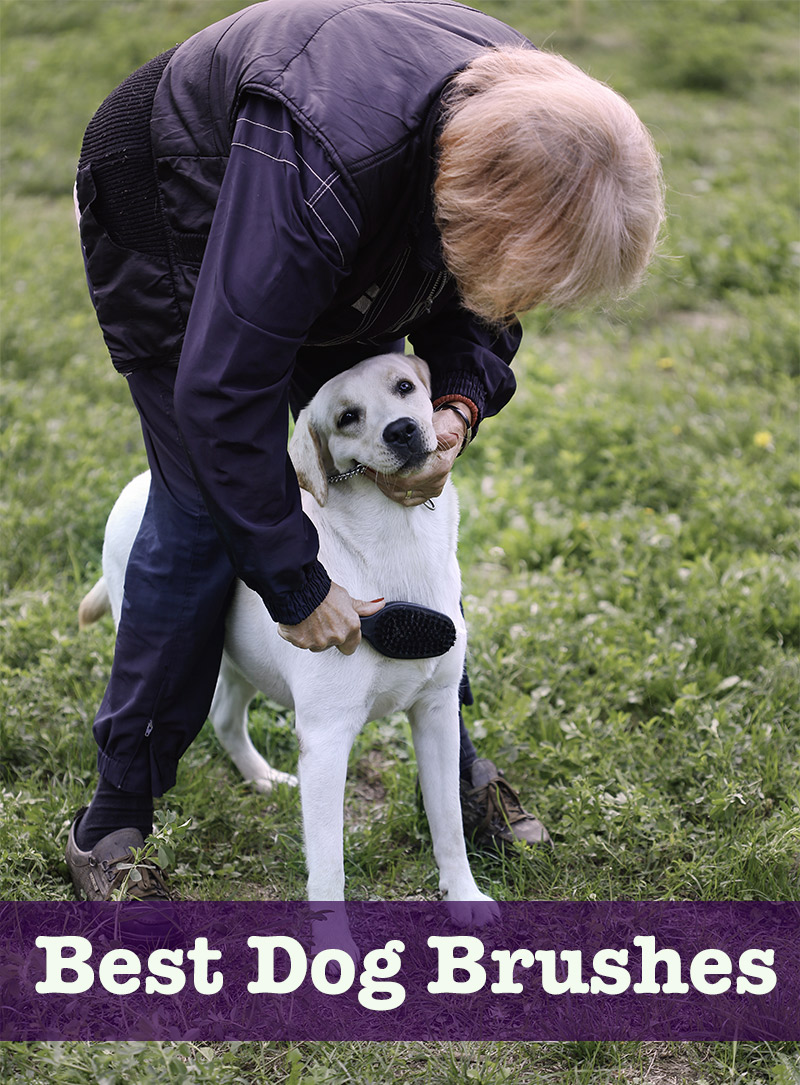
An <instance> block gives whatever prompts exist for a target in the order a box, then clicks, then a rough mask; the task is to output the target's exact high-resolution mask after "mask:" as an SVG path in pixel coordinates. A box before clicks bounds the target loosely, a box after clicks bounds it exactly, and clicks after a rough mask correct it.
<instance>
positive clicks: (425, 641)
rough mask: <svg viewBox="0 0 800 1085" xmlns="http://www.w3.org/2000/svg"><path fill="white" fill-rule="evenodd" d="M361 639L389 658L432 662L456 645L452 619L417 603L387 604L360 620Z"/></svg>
mask: <svg viewBox="0 0 800 1085" xmlns="http://www.w3.org/2000/svg"><path fill="white" fill-rule="evenodd" d="M361 633H362V636H364V638H365V639H366V640H368V641H369V643H370V644H371V645H372V647H373V648H374V649H375V650H376V651H378V652H380V653H381V654H382V655H385V656H389V658H390V659H431V658H433V657H434V656H443V655H444V654H445V652H449V651H450V649H451V648H452V647H453V645H454V644H455V642H456V627H455V625H454V624H453V621H452V619H450V618H448V617H447V615H446V614H442V613H440V612H439V611H438V610H431V609H430V608H429V607H422V606H419V605H418V604H417V603H399V602H393V603H387V604H386V605H385V606H384V607H383V608H382V609H381V610H379V611H378V613H377V614H371V615H370V616H369V617H367V618H362V619H361Z"/></svg>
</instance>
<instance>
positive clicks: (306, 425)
mask: <svg viewBox="0 0 800 1085" xmlns="http://www.w3.org/2000/svg"><path fill="white" fill-rule="evenodd" d="M435 450H436V433H435V431H434V428H433V408H432V405H431V383H430V373H429V371H428V367H427V365H426V364H425V362H423V361H422V359H421V358H417V357H416V356H415V355H413V354H381V355H380V356H378V357H376V358H367V360H366V361H364V362H359V364H358V365H354V366H353V368H352V369H348V370H345V372H344V373H340V374H338V376H336V377H334V378H333V379H332V380H329V381H328V382H327V384H324V385H323V386H322V388H320V390H319V392H317V394H316V395H315V396H314V398H313V399H312V400H311V402H310V403H309V404H308V406H307V407H306V408H305V409H304V410H303V411H301V413H300V415H299V417H298V419H297V425H296V426H295V430H294V433H293V434H292V439H291V441H290V443H289V455H290V456H291V459H292V463H293V464H294V469H295V471H296V473H297V478H298V481H299V483H300V485H301V486H302V488H303V489H304V490H308V492H309V493H310V494H312V495H313V497H314V498H315V499H316V501H317V502H318V504H320V505H324V504H325V502H326V501H327V499H328V475H330V474H332V473H334V472H341V471H348V470H350V469H351V468H353V467H356V466H357V465H358V464H363V465H364V466H365V467H369V468H371V469H372V470H374V471H378V472H380V473H381V474H385V475H395V474H401V473H402V472H404V471H413V470H416V469H417V468H418V467H419V466H420V465H421V464H422V463H423V462H424V461H425V459H426V458H427V457H428V456H429V455H430V454H431V452H434V451H435Z"/></svg>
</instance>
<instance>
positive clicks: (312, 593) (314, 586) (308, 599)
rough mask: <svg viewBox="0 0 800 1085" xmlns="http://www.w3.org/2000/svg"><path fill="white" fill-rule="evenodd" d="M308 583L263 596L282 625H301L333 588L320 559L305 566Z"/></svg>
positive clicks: (276, 619)
mask: <svg viewBox="0 0 800 1085" xmlns="http://www.w3.org/2000/svg"><path fill="white" fill-rule="evenodd" d="M304 572H305V573H306V583H305V585H304V586H303V587H302V588H301V589H300V590H299V591H295V592H286V593H285V594H282V595H270V596H262V598H263V599H264V605H265V606H266V608H267V610H268V611H269V613H270V616H271V617H272V619H273V620H274V621H276V622H280V623H281V624H282V625H299V624H300V622H302V621H305V619H306V618H307V617H308V616H309V614H312V613H313V612H314V611H315V610H316V609H317V607H318V606H319V605H320V603H322V602H323V601H324V599H325V597H326V596H327V594H328V592H329V591H330V590H331V578H330V577H329V576H328V574H327V573H326V571H325V569H324V567H323V566H322V565H320V563H319V562H318V561H315V562H313V564H311V565H307V566H306V567H305V570H304Z"/></svg>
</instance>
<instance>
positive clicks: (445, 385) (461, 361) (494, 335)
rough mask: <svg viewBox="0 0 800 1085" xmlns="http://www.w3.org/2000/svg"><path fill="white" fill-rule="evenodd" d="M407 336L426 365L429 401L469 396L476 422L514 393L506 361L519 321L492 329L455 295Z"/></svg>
mask: <svg viewBox="0 0 800 1085" xmlns="http://www.w3.org/2000/svg"><path fill="white" fill-rule="evenodd" d="M409 338H410V340H411V343H412V345H413V347H414V350H415V352H416V353H417V354H419V356H420V357H421V358H424V359H425V361H426V362H427V363H428V365H429V366H430V370H431V381H432V390H433V401H434V402H437V401H440V400H442V399H447V398H448V397H452V396H458V397H463V398H464V399H467V400H469V401H470V403H472V404H473V405H474V406H475V408H476V418H475V426H476V427H477V425H478V424H479V423H480V420H481V419H482V418H486V417H488V416H489V415H494V414H497V412H498V411H499V410H501V409H502V408H503V407H504V406H505V405H506V403H508V401H509V400H510V399H511V397H512V396H513V394H514V391H515V389H516V380H515V378H514V374H513V372H512V371H511V368H510V366H511V361H512V359H513V358H514V356H515V354H516V353H517V351H518V349H519V345H520V342H521V339H522V329H521V327H520V325H519V322H518V321H514V322H513V323H512V324H510V325H509V326H508V327H506V328H502V329H497V328H491V327H489V326H488V325H487V324H485V323H484V322H483V321H481V320H479V319H478V317H476V316H473V314H472V313H470V312H469V311H468V310H467V309H465V308H464V307H463V306H462V305H461V304H460V302H459V299H458V297H457V296H454V297H453V298H452V299H451V300H450V301H449V302H448V303H447V305H446V306H445V307H444V308H443V309H442V310H441V311H440V312H438V313H435V314H433V315H432V316H431V317H430V319H429V320H427V321H426V322H425V323H424V324H422V325H421V326H420V327H418V328H416V329H414V331H412V332H411V334H410V336H409Z"/></svg>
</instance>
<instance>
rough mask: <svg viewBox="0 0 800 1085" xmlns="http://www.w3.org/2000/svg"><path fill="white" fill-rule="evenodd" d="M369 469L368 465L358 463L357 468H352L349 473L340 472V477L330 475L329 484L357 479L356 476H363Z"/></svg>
mask: <svg viewBox="0 0 800 1085" xmlns="http://www.w3.org/2000/svg"><path fill="white" fill-rule="evenodd" d="M366 469H367V465H366V464H364V463H357V464H356V466H355V467H351V468H350V470H349V471H340V472H339V474H338V475H328V482H346V481H347V479H349V478H355V477H356V475H363V474H364V472H365V471H366Z"/></svg>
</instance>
